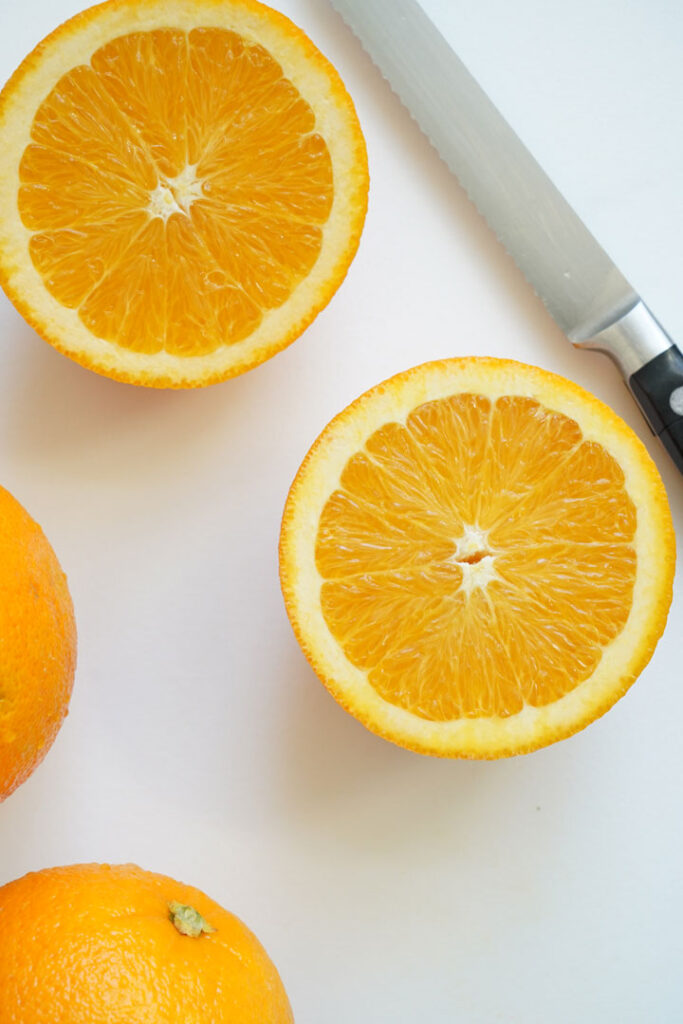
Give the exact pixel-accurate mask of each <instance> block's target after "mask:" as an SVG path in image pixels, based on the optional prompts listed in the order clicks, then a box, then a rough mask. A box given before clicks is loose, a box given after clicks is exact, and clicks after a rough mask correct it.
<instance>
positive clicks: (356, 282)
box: [0, 0, 683, 1024]
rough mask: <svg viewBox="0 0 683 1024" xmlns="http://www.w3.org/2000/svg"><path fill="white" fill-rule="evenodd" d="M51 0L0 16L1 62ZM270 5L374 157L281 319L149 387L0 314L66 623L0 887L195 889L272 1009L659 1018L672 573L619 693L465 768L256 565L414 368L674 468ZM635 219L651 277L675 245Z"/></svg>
mask: <svg viewBox="0 0 683 1024" xmlns="http://www.w3.org/2000/svg"><path fill="white" fill-rule="evenodd" d="M645 2H646V0H642V2H641V4H640V5H639V4H630V5H628V6H629V8H632V7H634V6H640V7H641V9H645ZM458 5H459V6H461V7H462V9H463V11H465V9H466V5H465V4H464V0H462V2H461V0H458ZM78 6H79V0H23V2H22V3H20V4H17V5H12V8H11V12H12V13H11V15H8V14H7V10H8V8H6V7H3V12H2V21H3V23H4V24H3V28H4V31H3V32H2V33H0V61H1V70H2V72H3V74H8V73H9V71H10V70H11V69H12V68H13V66H14V65H15V64H16V63H17V62H18V60H19V59H20V58H21V56H23V54H24V53H25V52H27V51H28V50H29V49H30V47H31V46H32V45H33V44H34V43H35V42H37V41H38V40H39V39H40V38H41V37H42V36H43V35H44V34H45V33H46V32H47V31H48V30H49V29H50V28H51V27H53V25H55V24H56V23H57V22H58V21H59V20H61V19H63V18H64V17H66V16H67V15H69V14H71V13H73V12H75V11H76V10H77V9H78ZM280 6H281V9H282V10H284V11H285V12H286V13H288V14H290V16H292V17H293V18H294V19H295V20H296V21H298V22H299V23H300V24H301V25H302V26H303V27H304V28H306V29H307V31H308V32H309V34H310V35H311V36H312V38H313V39H314V40H315V41H316V42H317V43H318V45H319V46H320V47H321V48H322V49H323V51H324V52H326V53H327V54H328V55H329V56H330V57H331V58H332V59H333V61H334V62H335V63H336V64H337V66H338V67H339V69H340V71H341V72H342V74H343V76H344V78H345V80H346V82H347V84H348V86H349V89H350V90H351V92H352V94H353V96H354V98H355V100H356V102H357V106H358V111H359V114H360V116H361V119H362V122H363V125H364V128H365V132H366V136H367V141H368V148H369V154H370V165H371V171H372V195H371V204H370V212H369V215H368V220H367V226H366V230H365V234H364V237H363V240H362V243H361V248H360V251H359V253H358V257H357V259H356V261H355V263H354V265H353V267H352V268H351V271H350V274H349V276H348V279H347V281H346V282H345V284H344V285H343V287H342V288H341V290H340V291H339V293H338V294H337V296H336V297H335V299H334V300H333V302H332V303H331V305H330V306H329V308H328V309H327V310H326V311H325V312H324V313H323V314H321V316H320V317H319V318H318V320H317V321H316V323H315V324H314V325H313V326H312V327H311V328H310V329H309V330H308V331H307V333H306V334H305V335H304V336H303V337H302V338H301V339H300V340H299V341H297V342H296V343H295V344H294V345H293V346H292V347H291V348H290V349H288V350H287V351H286V352H285V353H283V354H281V355H279V356H278V357H276V358H275V359H273V360H271V361H270V362H269V363H266V364H265V365H264V366H262V367H261V368H259V369H258V370H255V371H252V372H251V373H249V374H247V375H246V376H244V377H242V378H238V379H237V380H235V381H232V382H228V383H226V384H223V385H220V386H217V387H214V388H211V389H209V390H206V391H200V392H188V393H181V394H174V393H159V392H151V391H145V390H138V389H135V388H132V387H128V386H125V385H119V384H115V383H113V382H110V381H107V380H104V379H101V378H99V377H97V376H95V375H94V374H92V373H89V372H88V371H86V370H83V369H81V368H79V367H78V366H76V365H74V364H73V363H71V362H70V361H69V360H67V359H65V358H63V357H62V356H60V355H58V354H57V353H56V352H54V351H53V350H52V349H51V348H50V347H49V346H48V345H46V344H45V343H44V342H42V341H41V340H40V339H39V338H38V337H36V336H35V335H34V334H33V332H32V331H31V330H30V329H29V328H28V327H26V326H25V325H24V323H23V322H22V320H21V319H20V317H19V316H18V315H17V314H16V313H15V312H14V310H13V308H12V307H11V306H10V305H9V303H7V302H6V301H4V300H3V301H2V302H1V303H0V336H1V337H2V343H1V345H0V417H1V423H0V467H1V476H0V482H2V484H4V485H5V486H7V487H8V488H9V489H10V490H11V491H12V492H13V493H14V494H15V495H16V496H17V497H18V498H19V499H20V500H21V501H22V502H23V503H24V504H25V505H26V507H27V508H28V509H29V511H30V512H31V513H32V514H33V515H34V516H35V517H36V518H37V519H38V520H39V521H40V522H41V523H42V524H43V526H44V528H45V530H46V532H47V534H48V536H49V537H50V539H51V541H52V543H53V544H54V547H55V549H56V551H57V552H58V555H59V557H60V559H61V560H62V563H63V565H64V567H65V569H66V571H67V573H68V576H69V580H70V584H71V589H72V593H73V597H74V602H75V605H76V611H77V617H78V626H79V636H80V653H79V665H78V672H77V678H76V686H75V690H74V696H73V701H72V707H71V714H70V716H69V718H68V720H67V722H66V724H65V726H64V728H63V729H62V732H61V734H60V736H59V737H58V739H57V742H56V744H55V746H54V748H53V749H52V751H51V752H50V754H49V755H48V758H47V760H46V761H45V763H44V764H43V766H42V767H41V768H40V769H39V770H38V771H37V773H36V774H35V775H34V776H33V778H32V779H31V780H30V781H29V782H28V783H26V784H25V785H24V786H23V787H21V789H20V790H18V791H17V792H16V793H15V794H14V795H13V796H12V797H11V798H10V799H9V800H8V801H7V802H6V803H5V804H4V805H3V806H2V807H1V808H0V882H4V881H6V880H9V879H11V878H13V877H16V876H18V875H21V874H23V873H24V872H25V871H27V870H29V869H33V868H39V867H43V866H47V865H52V864H58V863H70V862H75V861H83V860H109V861H127V860H132V861H136V862H138V863H140V864H142V865H143V866H145V867H148V868H151V869H155V870H158V871H163V872H167V873H169V874H171V875H174V876H176V877H179V878H182V879H184V880H186V881H188V882H192V883H194V884H196V885H198V886H199V887H201V888H203V889H204V890H205V891H207V892H208V893H209V894H210V895H212V896H213V897H214V898H216V899H218V900H219V901H221V902H222V903H224V904H225V905H226V906H228V907H229V908H231V909H232V910H234V911H236V912H237V913H238V914H240V915H241V916H242V917H243V918H244V919H245V920H246V921H247V922H248V923H249V924H250V926H251V927H252V928H253V929H254V930H255V931H256V933H257V934H258V935H259V937H260V938H261V939H262V940H263V942H264V943H265V945H266V947H267V948H268V950H269V951H270V953H271V955H272V956H273V958H274V960H275V962H276V963H277V965H278V967H279V969H280V971H281V973H282V976H283V979H284V981H285V984H286V986H287V989H288V991H289V993H290V997H291V1000H292V1004H293V1007H294V1010H295V1015H296V1019H297V1024H350V1022H353V1024H356V1022H358V1024H385V1022H386V1024H417V1022H420V1024H423V1022H424V1024H444V1022H448V1024H451V1022H453V1024H461V1022H462V1024H501V1022H504V1024H576V1022H577V1021H583V1022H586V1024H644V1022H647V1024H671V1022H673V1021H676V1020H679V1019H681V1016H682V1014H683V1010H682V1006H683V992H682V986H681V979H680V952H681V949H680V921H681V915H682V913H683V892H682V888H681V871H680V858H681V848H682V847H683V830H682V825H681V822H682V821H683V814H682V810H683V808H682V806H681V804H682V799H681V785H680V780H681V767H682V760H683V754H682V744H681V735H680V722H681V720H683V688H682V687H681V679H680V632H681V614H682V600H681V599H682V596H683V595H682V594H681V586H680V577H679V580H678V584H677V595H676V599H675V602H674V606H673V608H672V611H671V619H670V623H669V628H668V630H667V632H666V634H665V636H664V638H663V639H662V641H661V643H660V644H659V647H658V648H657V651H656V653H655V656H654V658H653V660H652V662H651V663H650V665H649V667H648V668H647V670H646V671H645V672H644V673H643V675H642V677H641V678H640V680H639V681H638V682H637V683H636V685H635V686H634V687H633V689H632V690H631V691H630V693H629V694H628V695H627V696H626V697H625V698H624V699H623V700H622V701H621V702H620V703H619V704H618V705H617V706H616V707H615V708H614V709H613V710H612V711H611V712H610V713H609V714H608V715H607V716H606V717H605V718H604V719H602V720H601V721H600V722H598V723H596V724H595V725H593V726H591V727H590V728H589V729H587V730H586V731H584V732H583V733H581V734H580V735H578V736H576V737H574V738H573V739H570V740H567V741H565V742H563V743H561V744H559V745H556V746H554V747H552V748H549V749H547V750H545V751H541V752H539V753H536V754H533V755H531V756H528V757H524V758H517V759H514V760H510V761H504V762H500V763H493V764H486V763H480V764H477V763H458V762H442V761H436V760H430V759H427V758H422V757H419V756H417V755H413V754H410V753H407V752H404V751H402V750H399V749H397V748H394V747H393V746H391V745H390V744H388V743H385V742H383V741H382V740H380V739H377V738H375V737H374V736H372V735H370V734H369V733H368V732H366V731H365V730H364V729H363V728H362V727H361V726H360V725H358V724H357V723H356V722H355V721H353V720H352V719H351V718H350V717H349V716H348V715H346V714H345V713H344V712H343V711H342V710H341V709H340V708H338V707H337V705H336V704H335V703H334V701H333V700H332V699H331V698H330V697H329V696H328V695H327V694H326V692H325V691H324V689H323V688H322V686H321V685H320V684H319V683H318V682H317V680H316V679H315V677H314V675H313V673H312V672H311V670H310V669H309V668H308V667H307V664H306V662H305V660H304V658H303V656H302V655H301V653H300V652H299V649H298V647H297V645H296V642H295V640H294V638H293V636H292V633H291V631H290V628H289V625H288V622H287V619H286V615H285V612H284V608H283V604H282V600H281V597H280V592H279V587H278V578H277V558H276V547H277V537H278V528H279V520H280V515H281V511H282V507H283V503H284V500H285V495H286V492H287V488H288V486H289V483H290V482H291V479H292V477H293V475H294V473H295V471H296V469H297V467H298V465H299V463H300V461H301V459H302V457H303V455H304V453H305V451H306V450H307V447H308V445H309V444H310V443H311V442H312V441H313V439H314V438H315V436H316V435H317V433H318V432H319V431H320V429H321V428H322V427H323V426H324V425H325V423H326V422H327V421H328V420H329V419H330V417H331V416H332V415H333V414H334V413H335V412H337V411H338V410H339V409H341V408H342V407H343V406H344V405H346V404H347V403H348V402H349V401H350V400H351V399H352V398H354V397H356V396H357V395H358V394H359V393H360V392H362V391H364V390H365V389H367V388H368V387H370V386H371V385H373V384H375V383H376V382H377V381H379V380H381V379H383V378H384V377H386V376H388V375H390V374H391V373H393V372H395V371H398V370H402V369H404V368H406V367H408V366H410V365H413V364H415V363H418V362H421V361H423V360H426V359H430V358H435V357H443V356H448V355H453V354H465V353H472V352H475V353H490V354H496V355H503V356H515V357H518V358H520V359H523V360H526V361H529V362H534V363H537V364H540V365H542V366H546V367H548V368H550V369H552V370H555V371H558V372H560V373H564V374H565V375H567V376H568V377H571V378H572V379H574V380H576V381H578V382H579V383H581V384H583V385H584V386H587V387H589V388H590V389H592V390H593V391H594V392H595V393H596V394H597V395H599V396H600V397H601V398H603V399H604V400H606V401H608V402H609V403H610V404H611V405H612V406H613V407H614V408H615V409H616V410H617V411H618V412H619V413H621V415H623V416H624V417H625V418H626V419H627V420H628V422H629V423H631V425H632V426H633V427H634V428H635V429H636V430H637V431H638V433H639V434H640V435H641V436H642V437H643V438H644V439H645V441H646V443H647V444H648V446H649V448H650V450H651V452H652V454H653V456H654V458H655V459H656V461H657V463H658V465H659V466H660V468H661V471H662V473H663V476H664V480H665V482H666V484H667V487H668V490H669V493H670V496H671V500H672V505H673V510H674V515H675V517H676V522H677V527H678V530H679V535H680V531H681V528H682V527H683V486H682V481H681V479H680V477H679V476H678V475H677V473H676V471H675V470H674V469H673V467H672V466H671V465H670V463H669V462H668V461H667V459H666V457H665V455H664V454H663V453H662V452H660V450H659V448H658V447H657V445H656V444H655V443H654V442H653V441H652V440H651V439H650V438H649V437H648V436H647V433H646V428H645V427H644V425H643V423H642V421H641V420H640V418H639V414H638V412H637V410H636V408H635V406H634V405H633V404H632V401H631V399H630V398H629V396H628V394H627V393H626V391H625V389H624V388H623V385H622V384H621V382H620V381H619V379H618V378H617V376H616V373H615V372H614V371H613V370H612V368H611V366H610V365H609V363H607V362H606V361H604V360H603V359H602V357H600V356H599V355H597V354H594V353H579V352H575V351H574V350H573V349H572V348H571V347H570V346H569V345H568V343H567V342H566V341H565V340H564V338H563V337H562V336H561V334H560V332H559V331H558V330H557V329H556V328H555V326H554V325H553V323H552V321H551V320H550V319H549V318H548V316H547V315H546V313H545V312H544V310H543V308H542V307H541V306H540V305H539V303H538V301H537V300H536V299H535V297H534V296H533V294H531V292H530V291H529V289H528V288H527V286H526V285H525V283H524V281H523V280H522V278H521V277H520V275H519V274H518V273H517V271H516V270H515V268H514V266H513V265H512V264H511V262H510V261H509V260H508V259H507V257H506V256H505V255H504V254H503V253H502V252H501V251H500V250H499V248H498V246H497V243H496V242H495V241H494V239H493V237H492V236H491V234H490V233H489V231H488V230H487V228H486V227H485V226H484V225H483V224H482V223H481V221H480V220H479V217H478V215H477V214H476V212H475V211H474V210H473V209H472V208H471V207H470V205H469V204H468V202H467V200H466V199H465V198H464V196H463V195H462V193H461V192H460V190H459V188H458V186H457V185H456V184H455V183H454V181H453V180H452V179H451V177H450V176H449V174H448V172H447V171H446V169H445V168H444V167H443V166H442V164H441V163H440V161H439V160H438V158H437V156H436V155H435V153H434V152H433V151H432V150H431V148H430V147H429V145H428V144H427V143H426V142H425V140H424V139H423V138H422V136H421V134H420V133H419V131H418V129H417V128H416V127H415V125H414V124H413V122H412V121H411V119H410V118H409V116H408V115H407V114H406V113H405V111H404V110H403V109H402V108H401V106H400V105H399V103H398V101H397V100H396V99H395V98H394V96H393V95H392V94H391V93H390V92H389V90H388V89H387V88H386V87H385V86H384V84H383V82H382V80H381V79H380V77H379V75H378V73H377V72H376V71H375V70H374V69H373V67H372V66H371V65H370V63H369V61H368V60H367V58H366V57H365V55H364V54H363V53H362V51H361V50H360V48H359V46H358V45H357V44H356V42H355V40H354V39H353V38H352V37H351V35H350V34H349V33H348V31H347V30H346V29H345V27H344V26H343V24H342V23H341V21H340V20H339V19H338V18H337V16H336V15H335V14H334V13H333V12H332V11H331V10H330V9H328V7H327V5H326V3H324V2H323V0H282V2H281V5H280ZM625 6H626V5H625ZM553 9H554V10H557V11H558V12H559V6H558V5H555V7H554V8H553ZM648 9H649V8H648ZM559 16H560V15H559V13H558V18H559ZM546 17H547V18H548V19H550V15H549V14H547V15H546ZM661 45H662V46H663V47H666V38H662V40H661ZM528 66H529V65H528V63H525V64H524V66H523V68H522V71H523V70H525V69H526V68H527V67H528ZM522 71H520V77H521V74H522ZM596 109H599V108H598V105H597V104H596ZM667 130H670V131H671V132H672V133H674V132H675V133H678V134H680V122H679V121H677V122H675V123H671V124H670V125H669V126H668V128H667ZM569 145H570V148H571V143H569ZM660 237H661V238H662V239H665V244H664V247H663V249H662V253H661V259H662V265H663V272H664V271H666V270H667V268H670V265H671V260H673V259H675V258H677V257H679V252H678V250H677V249H676V250H674V249H672V248H671V246H670V241H669V240H666V239H667V237H668V236H667V233H666V231H663V232H662V233H661V236H660ZM679 239H680V232H679V234H678V237H677V239H676V244H677V245H678V244H679ZM667 245H669V248H668V249H667ZM659 258H660V252H659V251H658V250H657V248H656V247H655V250H654V257H653V259H659ZM679 264H680V260H679ZM679 270H680V265H679ZM679 316H680V310H679ZM27 1024H29V1022H27Z"/></svg>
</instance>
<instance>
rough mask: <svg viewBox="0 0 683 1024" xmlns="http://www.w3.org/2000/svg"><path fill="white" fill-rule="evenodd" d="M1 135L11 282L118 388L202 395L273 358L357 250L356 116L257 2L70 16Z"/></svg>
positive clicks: (3, 102)
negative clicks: (127, 383) (187, 389)
mask: <svg viewBox="0 0 683 1024" xmlns="http://www.w3.org/2000/svg"><path fill="white" fill-rule="evenodd" d="M169 22H171V23H169ZM207 22H208V23H207ZM126 24H128V25H129V26H130V30H129V31H122V27H124V28H125V26H126ZM62 54H63V56H62ZM75 54H79V55H80V57H79V59H77V60H76V61H75V63H74V55H75ZM60 61H61V62H62V64H63V65H64V66H63V67H61V68H60ZM58 71H59V72H60V73H57V72H58ZM50 79H53V81H52V83H51V85H50V88H49V89H47V90H45V82H46V81H47V80H50ZM31 104H33V111H32V113H31V120H30V123H28V124H27V123H26V118H27V111H30V110H31ZM26 131H28V133H29V134H30V142H29V144H28V145H25V144H23V145H21V146H20V144H19V143H18V142H17V141H16V140H17V139H21V138H22V133H24V132H26ZM0 141H3V142H4V141H7V142H8V147H7V152H6V155H5V157H4V158H3V159H4V162H5V167H4V169H3V168H2V165H1V164H0V198H2V197H4V198H5V199H7V200H8V202H9V204H10V208H11V209H12V208H13V211H16V217H14V216H13V217H11V218H10V219H9V222H8V223H7V224H6V225H4V226H3V227H2V228H0V280H2V282H3V284H4V287H5V288H6V290H7V292H8V294H9V295H10V298H12V299H13V301H15V303H16V304H17V305H18V306H19V308H20V309H21V311H22V312H24V314H25V315H26V316H27V318H28V319H29V321H30V322H32V323H34V324H35V326H37V328H38V329H39V330H40V331H41V333H43V334H44V335H45V336H46V337H47V338H48V340H49V341H51V342H52V343H53V344H55V345H57V347H58V348H61V349H62V350H63V351H66V352H67V353H68V354H70V355H73V356H74V358H76V359H78V360H79V361H81V362H84V363H85V364H86V365H88V366H92V368H93V369H97V370H99V371H101V372H104V373H107V374H108V375H110V376H115V377H119V378H120V379H125V380H133V381H135V382H139V383H146V384H152V385H159V386H162V385H163V386H167V385H170V386H181V385H183V386H184V385H191V384H195V383H196V384H204V383H208V382H210V381H212V380H215V379H222V378H223V377H225V376H230V375H231V374H232V373H236V372H240V371H241V370H243V369H246V368H248V366H251V365H254V364H255V363H256V362H260V361H261V360H262V359H263V358H266V357H267V356H268V355H270V354H272V353H273V352H274V351H276V350H277V349H279V348H282V347H283V346H284V345H286V344H288V343H289V342H290V341H291V340H293V338H294V337H295V336H296V335H297V334H298V333H300V331H301V330H302V329H303V328H304V327H305V326H306V325H307V323H309V322H310V320H311V319H312V318H313V317H314V316H315V315H316V313H317V312H318V311H319V309H320V308H322V306H323V305H325V303H326V302H327V301H328V300H329V298H330V297H331V295H332V293H333V292H334V291H335V289H336V288H337V286H338V285H339V283H340V281H341V280H342V278H343V276H344V274H345V272H346V268H347V267H348V264H349V262H350V260H351V258H352V256H353V254H354V252H355V248H356V246H357V244H358V239H359V236H360V230H361V227H362V222H363V217H364V213H365V205H366V195H367V165H366V157H365V148H364V145H363V140H362V135H361V133H360V128H359V126H358V122H357V119H356V116H355V111H354V110H353V106H352V104H351V102H350V100H349V98H348V96H347V94H346V92H345V90H344V88H343V86H342V84H341V82H340V81H339V79H338V77H337V75H336V72H335V71H334V69H333V68H332V67H331V66H330V65H329V64H327V62H326V61H325V60H324V58H323V57H322V56H321V55H320V54H319V53H318V52H317V51H316V50H315V49H314V47H313V46H312V44H311V43H310V42H309V41H308V40H307V39H306V37H305V36H303V34H302V33H301V32H299V30H298V29H296V28H295V27H294V26H293V25H291V23H290V22H288V21H287V19H285V18H283V17H282V16H281V15H278V14H276V13H275V12H274V11H271V10H270V9H269V8H267V7H264V6H263V5H261V4H258V3H255V2H253V0H187V3H186V4H183V3H182V0H181V2H180V3H179V4H176V5H175V6H174V14H173V17H172V18H170V17H169V16H168V14H167V13H165V4H164V2H163V0H109V2H108V3H105V4H102V5H100V6H99V7H97V8H92V9H91V10H90V11H87V12H85V13H84V14H83V15H81V16H79V17H77V18H75V19H72V21H71V22H67V23H66V24H65V25H64V26H62V27H61V28H60V29H58V30H57V32H55V33H54V34H53V36H51V37H50V38H49V39H48V40H46V41H45V43H44V44H43V45H42V46H41V47H40V48H39V50H37V51H36V53H35V54H32V55H31V56H30V57H29V58H27V60H26V61H25V62H24V65H22V67H21V68H20V69H19V71H18V72H17V73H16V74H15V76H14V78H13V79H12V80H11V81H10V82H9V83H8V85H7V87H6V88H5V90H4V92H3V95H2V98H1V99H0ZM141 218H142V219H143V223H142V224H141V223H140V219H141ZM3 234H4V238H3V237H2V236H3ZM3 243H4V244H3ZM3 251H4V252H5V254H6V256H5V257H3V256H2V252H3ZM10 254H11V258H10ZM30 269H32V270H33V271H35V274H31V273H30V272H29V270H30Z"/></svg>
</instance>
